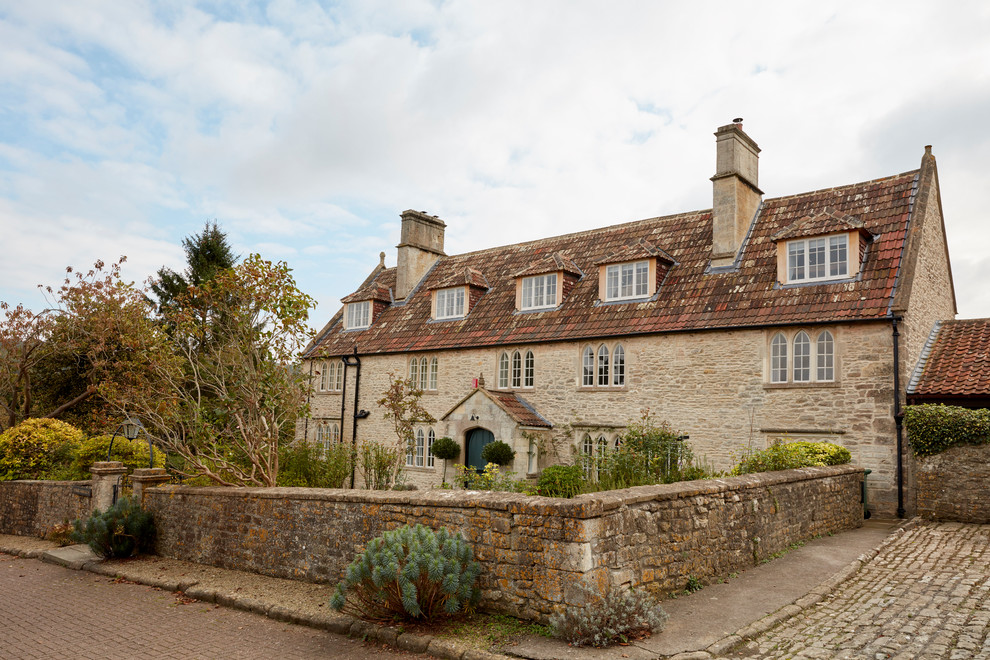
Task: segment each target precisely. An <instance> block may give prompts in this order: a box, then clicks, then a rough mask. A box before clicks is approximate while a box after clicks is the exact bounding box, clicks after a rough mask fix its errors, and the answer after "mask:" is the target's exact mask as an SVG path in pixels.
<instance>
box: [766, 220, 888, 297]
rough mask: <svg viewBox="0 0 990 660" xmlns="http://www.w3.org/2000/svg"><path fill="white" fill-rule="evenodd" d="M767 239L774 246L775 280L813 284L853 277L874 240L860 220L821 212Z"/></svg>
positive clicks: (785, 282) (783, 282)
mask: <svg viewBox="0 0 990 660" xmlns="http://www.w3.org/2000/svg"><path fill="white" fill-rule="evenodd" d="M770 238H771V240H772V241H774V242H775V243H776V244H777V279H778V280H779V281H780V282H781V283H782V284H806V283H809V284H813V283H816V282H828V281H833V280H846V279H849V278H851V277H856V276H857V275H858V274H859V271H860V268H862V267H863V260H864V259H865V257H866V250H867V246H868V245H869V243H870V241H872V240H873V238H874V236H873V234H872V233H870V231H869V230H868V229H866V227H865V225H864V224H863V221H862V220H859V219H857V218H854V217H853V216H851V215H845V214H842V213H840V212H838V211H833V210H830V209H824V210H822V211H821V212H819V213H817V214H815V215H809V216H806V217H804V218H802V219H800V220H798V221H797V222H795V223H794V224H792V225H790V226H789V227H785V228H784V229H782V230H781V231H779V232H777V233H776V234H774V235H773V236H771V237H770Z"/></svg>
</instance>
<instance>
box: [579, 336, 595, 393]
mask: <svg viewBox="0 0 990 660" xmlns="http://www.w3.org/2000/svg"><path fill="white" fill-rule="evenodd" d="M581 385H582V386H584V387H593V386H594V385H595V352H594V351H593V350H591V346H587V347H585V349H584V353H582V354H581Z"/></svg>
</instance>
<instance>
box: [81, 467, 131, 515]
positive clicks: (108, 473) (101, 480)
mask: <svg viewBox="0 0 990 660" xmlns="http://www.w3.org/2000/svg"><path fill="white" fill-rule="evenodd" d="M89 472H90V474H92V475H93V497H92V498H91V499H90V503H91V504H92V507H93V511H96V510H97V509H99V510H100V511H106V510H107V509H109V508H110V507H111V506H113V491H114V486H120V482H121V481H122V479H123V477H124V475H125V474H126V473H127V468H126V467H124V464H123V463H121V462H120V461H100V462H98V463H93V465H92V467H90V468H89Z"/></svg>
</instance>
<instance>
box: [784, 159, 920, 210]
mask: <svg viewBox="0 0 990 660" xmlns="http://www.w3.org/2000/svg"><path fill="white" fill-rule="evenodd" d="M920 171H921V168H920V167H919V168H916V169H913V170H908V171H907V172H901V173H900V174H891V175H889V176H882V177H879V178H877V179H867V180H866V181H859V182H857V183H848V184H845V185H842V186H831V187H829V188H819V189H818V190H806V191H804V192H801V193H795V194H793V195H783V196H781V197H767V198H765V199H764V201H767V202H771V201H772V202H775V201H777V200H783V199H794V198H795V197H805V196H807V195H815V194H817V193H823V192H831V191H833V190H843V189H845V188H855V187H856V186H865V185H867V184H870V183H882V182H884V181H890V180H892V179H897V178H900V177H902V176H909V175H910V176H917V174H918V172H920ZM830 208H831V207H830Z"/></svg>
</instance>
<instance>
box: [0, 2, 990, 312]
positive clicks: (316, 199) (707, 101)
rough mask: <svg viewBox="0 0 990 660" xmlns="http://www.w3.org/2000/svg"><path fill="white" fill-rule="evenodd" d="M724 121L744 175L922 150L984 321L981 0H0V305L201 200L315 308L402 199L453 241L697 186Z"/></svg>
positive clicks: (171, 232)
mask: <svg viewBox="0 0 990 660" xmlns="http://www.w3.org/2000/svg"><path fill="white" fill-rule="evenodd" d="M733 117H743V118H744V119H745V129H746V131H747V133H749V134H750V135H751V136H752V137H753V138H754V139H755V140H756V141H757V142H758V143H759V145H760V147H761V148H762V150H763V152H762V154H761V159H760V168H761V172H760V184H761V187H762V188H763V190H764V191H765V192H766V193H767V195H768V196H771V197H774V196H778V195H789V194H794V193H799V192H804V191H807V190H814V189H818V188H824V187H831V186H834V185H842V184H847V183H854V182H857V181H863V180H867V179H872V178H877V177H881V176H886V175H890V174H896V173H899V172H903V171H907V170H912V169H915V168H917V167H918V165H919V163H920V160H921V156H922V154H923V152H924V145H926V144H931V145H934V153H935V155H936V158H937V160H938V165H939V176H940V180H941V186H942V199H943V208H944V212H945V220H946V226H947V231H948V236H949V245H950V254H951V259H952V267H953V274H954V277H955V283H956V294H957V299H958V305H959V312H960V316H961V317H974V316H990V286H987V283H988V282H990V212H988V210H987V205H986V198H987V190H988V188H990V185H988V183H987V176H988V172H987V168H986V164H987V162H988V160H990V128H988V127H990V121H988V118H990V3H986V2H985V1H981V2H962V1H960V2H952V3H936V2H931V0H926V1H924V2H913V1H905V0H900V1H898V2H863V1H862V0H857V1H855V2H794V1H792V0H789V1H786V2H777V3H774V2H760V3H754V2H731V3H729V2H721V3H720V2H683V1H682V2H616V1H610V2H583V1H578V0H572V1H567V2H563V1H561V2H554V1H549V0H547V1H535V0H530V1H528V2H511V1H505V0H499V1H498V2H492V1H477V2H467V1H461V0H449V1H443V2H425V1H423V2H419V1H408V2H403V1H399V0H361V1H359V2H357V1H356V2H353V3H348V2H342V3H336V2H334V3H330V2H309V1H307V0H274V1H273V2H270V3H247V2H239V1H234V0H232V1H230V2H224V1H221V0H217V1H214V2H210V1H208V2H198V3H197V2H167V1H163V2H143V1H141V0H134V1H128V2H119V1H111V0H65V1H58V0H42V1H38V2H25V1H24V0H0V241H2V245H3V247H4V249H3V253H2V257H0V300H5V301H8V302H12V303H17V302H23V303H25V304H26V305H28V306H29V307H32V308H40V307H42V306H43V305H44V300H43V298H42V297H41V296H40V294H39V293H38V291H37V288H36V287H37V285H38V284H52V285H54V284H57V283H59V282H60V281H61V278H62V275H63V273H64V269H65V267H66V266H69V265H72V266H76V267H84V266H88V265H91V264H92V263H93V262H94V261H95V260H96V259H104V260H107V261H110V260H114V259H116V258H117V257H119V256H120V255H127V257H128V263H127V268H126V270H125V274H126V275H127V277H128V278H130V279H133V280H137V281H140V280H143V279H145V278H146V277H147V276H149V275H151V274H153V273H154V272H155V271H156V270H157V269H158V268H159V267H161V266H162V265H168V266H170V267H173V268H176V269H179V268H181V267H182V266H183V254H182V250H181V247H180V241H181V239H182V238H183V237H184V236H187V235H189V234H191V233H193V232H196V231H198V230H200V229H201V228H202V227H203V224H204V222H205V221H207V220H213V219H216V220H217V221H218V222H219V223H220V224H221V226H222V227H223V229H224V230H226V231H227V233H228V234H229V237H230V240H231V242H232V244H233V245H234V246H235V249H236V250H237V251H238V252H239V253H241V254H242V255H246V254H248V253H252V252H260V253H261V254H262V255H264V256H265V257H266V258H269V259H272V260H284V261H286V262H288V264H289V265H290V266H291V267H292V268H293V269H294V271H295V274H296V277H297V280H298V282H299V284H300V286H301V288H302V289H303V290H304V291H306V292H307V293H309V294H310V295H312V296H314V297H315V298H316V299H317V300H318V302H319V308H318V309H317V310H316V312H315V318H314V321H313V324H314V325H316V326H319V325H321V324H322V322H323V321H324V320H325V319H326V318H327V317H328V316H329V315H331V314H332V313H333V312H334V311H335V310H336V308H337V307H338V305H339V299H340V298H341V297H343V296H344V295H346V294H347V293H349V292H350V291H352V290H353V289H354V288H355V287H356V286H357V284H358V283H359V282H360V281H361V280H362V279H363V278H364V277H365V276H366V274H367V273H368V272H369V271H370V270H371V269H372V268H373V267H374V266H375V265H376V264H377V263H378V253H379V252H380V251H385V252H386V254H387V263H388V264H389V265H394V263H395V245H396V243H397V242H398V232H399V213H401V212H402V211H403V210H404V209H408V208H413V209H417V210H425V211H428V212H430V213H432V214H435V215H438V216H440V217H441V218H443V219H444V220H445V221H446V222H447V245H446V247H447V252H448V253H457V252H464V251H469V250H475V249H479V248H484V247H490V246H494V245H501V244H505V243H512V242H517V241H521V240H526V239H534V238H539V237H542V236H547V235H554V234H560V233H565V232H569V231H575V230H582V229H588V228H592V227H598V226H603V225H608V224H615V223H619V222H625V221H629V220H637V219H641V218H645V217H650V216H656V215H663V214H669V213H676V212H681V211H688V210H695V209H702V208H709V207H711V182H710V181H709V177H710V176H711V175H712V174H714V169H715V141H714V137H713V135H712V133H713V132H714V130H715V129H716V128H717V127H718V126H720V125H722V124H726V123H728V122H729V121H730V120H731V119H732V118H733Z"/></svg>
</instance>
